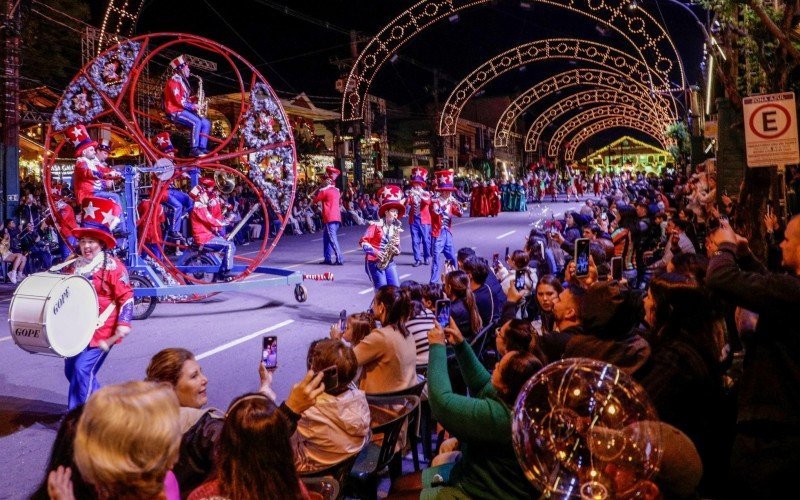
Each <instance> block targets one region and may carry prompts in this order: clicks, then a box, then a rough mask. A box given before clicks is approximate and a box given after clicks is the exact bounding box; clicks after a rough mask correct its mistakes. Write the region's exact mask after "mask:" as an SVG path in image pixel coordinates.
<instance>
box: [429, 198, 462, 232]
mask: <svg viewBox="0 0 800 500" xmlns="http://www.w3.org/2000/svg"><path fill="white" fill-rule="evenodd" d="M462 215H463V212H462V211H461V205H459V204H458V203H457V202H456V200H455V199H454V198H452V197H450V198H448V200H447V202H446V203H443V200H442V199H441V198H434V199H433V201H432V202H431V236H432V237H433V238H438V237H439V235H440V234H441V232H442V227H446V228H447V230H448V231H450V233H451V234H452V232H453V230H452V222H453V221H452V218H453V216H455V217H461V216H462Z"/></svg>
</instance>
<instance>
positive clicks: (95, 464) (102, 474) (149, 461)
mask: <svg viewBox="0 0 800 500" xmlns="http://www.w3.org/2000/svg"><path fill="white" fill-rule="evenodd" d="M180 438H181V431H180V424H179V421H178V398H177V397H175V393H174V391H173V390H172V389H171V388H170V387H169V386H167V385H165V384H154V383H151V382H127V383H125V384H118V385H110V386H108V387H104V388H102V389H100V390H98V391H97V392H95V393H94V394H93V395H92V397H91V398H90V399H89V401H88V402H87V403H86V407H85V409H84V411H83V415H81V418H80V420H79V421H78V430H77V432H76V435H75V464H76V465H77V466H78V469H79V471H80V473H81V476H82V477H83V479H84V480H86V482H88V483H89V484H91V485H93V486H94V488H95V490H96V492H97V495H98V497H99V498H101V499H111V498H113V499H151V498H158V499H172V498H179V497H180V494H179V492H178V485H177V481H176V480H175V477H174V476H173V475H172V473H171V472H170V468H171V467H172V465H173V464H174V463H175V461H176V460H177V458H178V447H179V445H180ZM65 479H66V481H65ZM50 482H51V484H50V486H51V487H52V488H53V489H52V490H51V495H50V496H51V498H70V496H71V495H72V492H69V495H67V494H65V492H64V485H65V484H69V469H66V470H64V469H62V468H60V467H59V469H58V470H57V471H55V472H53V473H51V481H50ZM56 491H58V492H59V493H60V494H54V493H56Z"/></svg>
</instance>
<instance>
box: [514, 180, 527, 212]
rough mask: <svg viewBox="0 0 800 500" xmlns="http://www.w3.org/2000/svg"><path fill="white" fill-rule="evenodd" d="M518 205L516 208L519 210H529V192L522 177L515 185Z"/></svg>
mask: <svg viewBox="0 0 800 500" xmlns="http://www.w3.org/2000/svg"><path fill="white" fill-rule="evenodd" d="M514 192H515V193H516V200H517V206H516V207H515V208H514V210H515V211H517V212H527V211H528V192H527V191H526V190H525V182H524V181H523V180H522V179H519V180H518V181H517V185H516V187H515V191H514Z"/></svg>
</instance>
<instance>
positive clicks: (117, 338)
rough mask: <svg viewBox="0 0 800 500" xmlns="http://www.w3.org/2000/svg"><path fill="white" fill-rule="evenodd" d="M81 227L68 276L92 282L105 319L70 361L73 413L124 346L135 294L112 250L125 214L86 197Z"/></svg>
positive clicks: (76, 232)
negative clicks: (113, 352)
mask: <svg viewBox="0 0 800 500" xmlns="http://www.w3.org/2000/svg"><path fill="white" fill-rule="evenodd" d="M81 211H82V213H83V219H82V220H81V227H78V228H75V229H74V230H73V231H72V234H73V236H74V237H75V238H77V239H78V248H77V250H78V257H77V259H75V260H74V261H72V262H71V263H70V264H69V265H68V266H67V267H66V268H65V269H64V272H66V273H68V274H80V275H81V276H83V277H85V278H87V279H89V281H91V282H92V285H93V286H94V289H95V291H96V292H97V299H98V303H99V306H100V313H101V320H102V318H103V316H104V315H105V316H106V317H105V321H104V322H103V323H102V324H101V325H100V326H99V327H97V330H95V332H94V336H93V337H92V340H91V341H90V342H89V345H88V346H87V347H86V349H84V350H83V351H82V352H81V353H80V354H78V355H77V356H73V357H71V358H67V359H66V360H65V365H64V374H65V375H66V377H67V380H69V409H70V410H71V409H73V408H75V407H76V406H78V405H81V404H83V403H85V402H86V400H87V399H89V396H91V394H92V393H93V392H95V391H96V390H97V389H99V388H100V384H99V383H98V382H97V372H98V371H99V370H100V367H101V366H103V362H104V361H105V359H106V357H107V356H108V353H109V351H110V350H111V347H112V346H114V345H116V344H118V343H120V342H121V341H122V338H123V337H125V336H126V335H127V334H128V333H130V331H131V320H132V319H133V290H132V289H131V285H130V280H129V278H128V270H127V269H126V268H125V265H124V264H123V263H122V262H121V261H120V260H119V259H117V258H116V257H114V256H113V255H111V254H110V253H109V252H108V250H111V249H112V248H114V246H115V245H116V240H115V239H114V236H113V235H112V233H111V231H112V230H113V228H114V225H115V224H116V223H118V221H119V218H120V214H121V212H122V210H121V209H120V207H119V205H116V204H115V203H114V202H113V201H111V200H107V199H103V198H96V197H91V196H90V197H87V198H84V200H83V203H82V204H81Z"/></svg>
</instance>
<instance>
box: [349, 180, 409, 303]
mask: <svg viewBox="0 0 800 500" xmlns="http://www.w3.org/2000/svg"><path fill="white" fill-rule="evenodd" d="M378 195H379V196H380V198H381V206H380V208H379V209H378V216H379V217H380V220H379V221H377V222H370V224H369V226H368V227H367V231H366V232H365V233H364V236H362V237H361V239H360V240H359V241H358V244H359V245H361V249H362V250H364V253H365V254H366V255H365V260H366V267H367V274H369V278H370V280H371V281H372V285H373V286H374V287H375V290H377V289H378V288H380V287H382V286H383V285H395V286H400V279H399V278H398V277H397V266H396V265H395V263H394V257H395V256H396V255H400V233H401V232H403V229H402V228H401V227H400V226H401V224H400V220H399V219H398V217H400V214H402V213H403V212H404V211H405V208H406V207H405V205H404V203H403V190H402V189H400V188H399V187H398V186H395V185H391V184H390V185H388V186H384V187H383V188H381V190H380V192H379V193H378Z"/></svg>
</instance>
